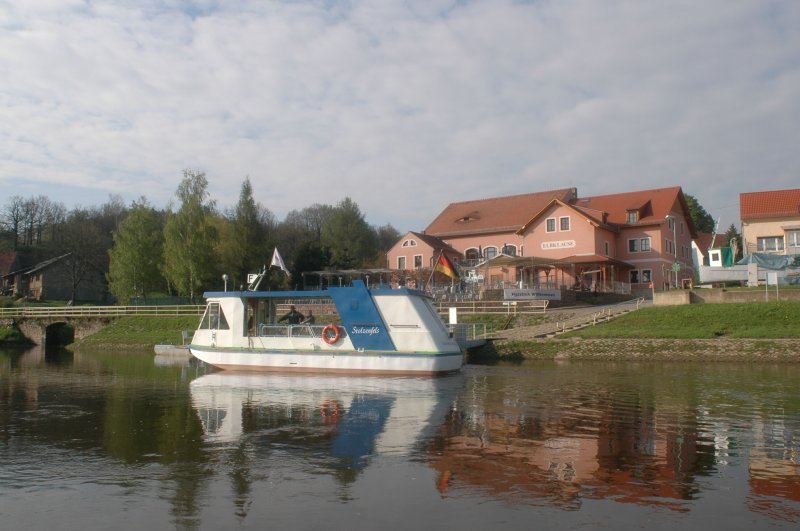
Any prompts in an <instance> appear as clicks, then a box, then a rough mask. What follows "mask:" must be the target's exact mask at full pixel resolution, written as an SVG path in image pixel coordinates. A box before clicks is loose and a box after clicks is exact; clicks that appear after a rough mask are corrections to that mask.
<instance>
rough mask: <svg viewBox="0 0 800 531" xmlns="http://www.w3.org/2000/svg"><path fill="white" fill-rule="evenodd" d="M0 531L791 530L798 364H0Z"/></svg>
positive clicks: (87, 360) (34, 354) (142, 358)
mask: <svg viewBox="0 0 800 531" xmlns="http://www.w3.org/2000/svg"><path fill="white" fill-rule="evenodd" d="M0 467H2V474H0V529H3V530H15V529H26V530H27V529H58V530H71V529H75V530H87V529H116V530H127V529H131V530H141V529H148V530H151V531H154V530H160V529H209V530H219V529H267V528H271V529H347V530H354V529H356V530H358V529H365V530H367V529H369V530H372V529H379V528H383V529H415V530H425V529H499V528H503V529H648V530H650V529H678V528H682V529H704V530H705V529H711V530H714V529H719V530H732V529H798V528H800V365H788V364H787V365H769V364H758V365H756V364H738V363H737V364H733V363H731V364H726V363H716V364H702V363H674V364H670V363H633V362H616V363H604V362H581V363H576V362H566V363H558V362H531V363H527V362H526V363H523V364H520V365H496V366H477V365H469V366H467V367H465V369H464V370H463V371H462V373H461V374H458V375H455V376H449V377H444V378H436V379H429V378H379V377H341V376H294V375H257V374H241V373H240V374H233V373H219V372H213V371H211V370H209V369H207V368H205V367H203V366H199V365H196V364H191V363H187V362H185V361H180V360H174V359H173V360H171V359H159V358H154V357H153V356H151V355H146V354H141V353H139V354H134V353H124V352H123V353H119V352H116V353H111V352H109V353H97V354H72V353H70V352H68V351H53V352H50V351H48V352H45V351H43V350H40V349H34V350H30V351H26V352H3V351H0Z"/></svg>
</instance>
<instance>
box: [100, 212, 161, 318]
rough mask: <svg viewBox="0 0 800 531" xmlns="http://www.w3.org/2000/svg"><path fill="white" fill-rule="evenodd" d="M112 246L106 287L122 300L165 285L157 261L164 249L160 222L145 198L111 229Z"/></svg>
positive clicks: (127, 299) (125, 301) (144, 294)
mask: <svg viewBox="0 0 800 531" xmlns="http://www.w3.org/2000/svg"><path fill="white" fill-rule="evenodd" d="M113 237H114V247H113V248H112V249H111V250H110V251H109V258H110V263H109V271H108V284H109V291H111V293H113V294H114V295H115V296H116V297H117V299H119V301H120V302H122V303H123V304H128V302H129V301H130V299H131V298H132V297H137V296H142V297H146V296H147V294H148V293H150V292H153V291H156V290H159V289H163V287H164V286H165V285H166V284H165V282H164V278H163V276H162V275H161V271H160V269H159V268H160V265H161V263H162V259H163V253H164V231H163V228H162V226H161V222H160V221H159V219H158V217H157V216H156V214H155V212H154V211H153V209H152V208H151V207H150V206H149V205H148V204H147V200H146V199H145V198H141V199H140V200H139V202H138V203H134V204H133V205H132V207H131V209H130V211H129V213H128V215H127V217H125V219H124V220H123V221H122V222H121V223H120V225H119V228H118V229H117V230H116V231H115V232H114V235H113Z"/></svg>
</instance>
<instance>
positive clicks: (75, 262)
mask: <svg viewBox="0 0 800 531" xmlns="http://www.w3.org/2000/svg"><path fill="white" fill-rule="evenodd" d="M110 239H111V237H110V235H108V234H105V233H104V232H103V231H102V230H100V228H99V227H98V225H97V223H96V220H95V219H93V218H92V216H91V213H90V211H88V210H84V209H80V208H76V209H73V211H72V212H70V215H69V217H68V218H67V221H66V223H65V224H64V226H63V228H62V230H61V231H60V234H59V241H58V242H57V244H56V247H57V248H58V249H59V250H60V251H61V252H62V253H63V254H65V255H66V257H65V258H64V263H65V264H66V266H67V269H68V272H69V276H70V299H72V300H75V298H76V293H77V289H78V286H79V285H80V284H81V283H82V282H84V280H86V279H87V278H88V277H89V275H90V273H92V272H95V273H96V274H97V275H99V276H100V277H103V276H104V275H105V272H106V271H107V270H108V250H109V248H110V247H111V245H110V243H109V241H110Z"/></svg>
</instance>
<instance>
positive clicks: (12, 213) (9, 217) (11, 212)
mask: <svg viewBox="0 0 800 531" xmlns="http://www.w3.org/2000/svg"><path fill="white" fill-rule="evenodd" d="M24 209H25V199H23V198H22V196H19V195H12V196H11V197H9V198H8V202H7V203H6V206H5V207H4V208H3V218H2V223H3V225H4V226H5V227H6V229H8V231H9V232H10V233H11V237H12V238H13V240H14V242H13V248H14V250H15V251H16V250H17V247H18V246H19V243H20V233H21V231H22V226H23V223H24V220H25V213H24Z"/></svg>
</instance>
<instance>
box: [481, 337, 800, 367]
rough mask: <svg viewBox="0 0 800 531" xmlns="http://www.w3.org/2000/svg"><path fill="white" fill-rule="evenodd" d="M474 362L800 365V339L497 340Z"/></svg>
mask: <svg viewBox="0 0 800 531" xmlns="http://www.w3.org/2000/svg"><path fill="white" fill-rule="evenodd" d="M470 354H471V356H470V359H476V360H477V359H482V358H495V359H498V358H499V359H503V358H508V359H555V360H635V361H646V360H652V361H736V362H755V361H769V362H786V363H800V341H798V340H797V339H722V338H720V339H558V338H555V339H530V340H505V339H503V340H495V341H491V342H489V343H488V344H487V345H486V346H485V347H482V348H481V349H479V350H476V351H475V352H474V353H470Z"/></svg>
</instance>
